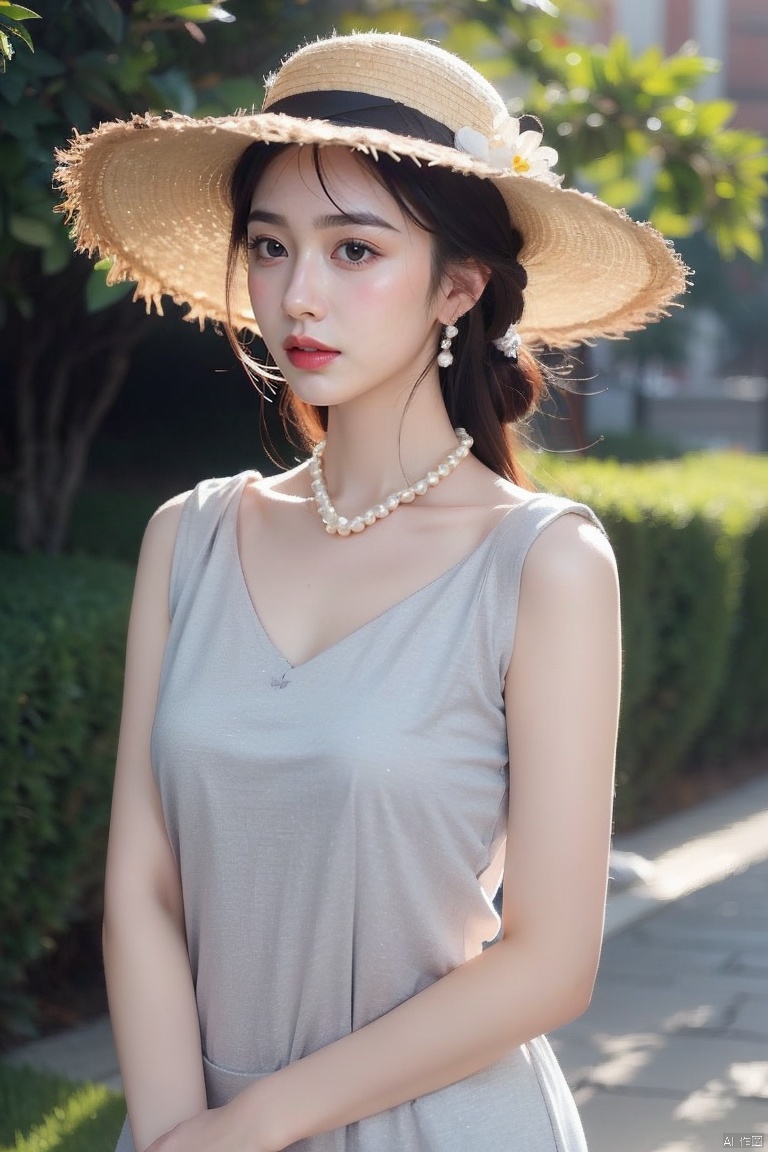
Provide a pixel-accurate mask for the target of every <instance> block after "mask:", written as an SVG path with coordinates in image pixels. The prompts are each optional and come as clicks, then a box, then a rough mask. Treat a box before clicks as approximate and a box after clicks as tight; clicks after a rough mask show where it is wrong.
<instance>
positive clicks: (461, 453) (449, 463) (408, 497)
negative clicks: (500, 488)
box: [309, 428, 473, 536]
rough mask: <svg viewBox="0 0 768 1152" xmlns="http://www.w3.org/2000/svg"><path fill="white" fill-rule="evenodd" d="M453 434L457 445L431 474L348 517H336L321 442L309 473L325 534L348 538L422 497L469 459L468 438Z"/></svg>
mask: <svg viewBox="0 0 768 1152" xmlns="http://www.w3.org/2000/svg"><path fill="white" fill-rule="evenodd" d="M454 431H455V433H456V435H457V437H458V440H459V442H458V444H457V445H456V447H455V448H454V449H453V451H452V452H449V453H448V455H447V456H446V457H445V459H444V460H442V461H441V462H440V463H439V464H438V465H437V466H436V467H435V468H434V469H432V471H430V472H427V474H426V476H424V477H423V478H422V479H421V480H417V481H416V483H415V484H411V485H409V487H408V488H401V489H400V491H399V492H392V493H391V495H389V496H387V498H386V500H383V501H382V502H381V504H374V505H373V507H372V508H368V509H366V511H365V512H362V513H361V514H360V515H359V516H352V517H349V518H348V517H346V516H339V514H338V512H337V511H336V509H335V508H334V506H333V504H331V499H330V496H329V495H328V489H327V488H326V486H325V478H324V476H323V452H324V450H325V440H321V441H320V443H319V444H316V445H315V447H314V448H313V449H312V457H311V459H310V462H309V474H310V477H311V479H312V496H313V499H314V501H315V504H316V505H317V510H318V512H319V513H320V518H321V519H322V521H323V524H325V530H326V532H329V533H330V534H331V535H338V536H349V535H350V534H351V533H353V532H354V533H358V532H362V531H363V529H365V528H370V526H371V524H375V523H376V521H377V520H383V519H384V518H385V517H386V516H389V514H390V512H394V511H395V509H396V508H398V507H399V506H400V505H401V504H410V503H411V501H412V500H415V499H416V497H417V496H424V495H425V494H426V493H427V492H428V491H429V489H430V488H436V487H437V485H438V484H439V483H440V481H441V480H444V479H445V477H446V476H450V474H451V472H453V470H454V468H456V467H458V465H459V464H460V463H461V461H462V460H463V459H464V458H465V456H469V450H470V448H471V447H472V444H473V440H472V437H471V436H470V435H469V434H468V433H467V432H465V430H464V429H463V428H455V429H454Z"/></svg>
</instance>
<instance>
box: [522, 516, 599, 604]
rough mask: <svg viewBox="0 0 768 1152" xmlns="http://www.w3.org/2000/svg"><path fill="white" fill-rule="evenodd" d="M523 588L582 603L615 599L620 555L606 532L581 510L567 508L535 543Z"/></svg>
mask: <svg viewBox="0 0 768 1152" xmlns="http://www.w3.org/2000/svg"><path fill="white" fill-rule="evenodd" d="M522 586H523V587H522V591H523V594H524V595H525V594H526V593H527V594H528V595H529V596H535V597H537V598H538V597H539V596H542V595H544V596H546V597H547V598H548V599H551V597H552V596H553V595H556V596H558V597H566V598H567V599H568V600H571V601H573V600H574V599H576V600H579V601H581V602H582V603H587V604H589V603H590V602H591V603H595V602H603V603H604V602H605V600H606V598H608V599H609V600H610V601H613V600H615V598H616V595H617V589H618V576H617V570H616V558H615V556H614V552H613V549H612V547H611V544H610V542H609V540H608V539H607V537H606V536H605V533H604V532H602V531H601V530H600V528H599V527H598V526H597V524H595V523H594V522H593V521H591V520H589V519H587V517H586V516H584V515H583V514H582V513H580V512H578V511H575V510H574V511H573V512H565V513H563V515H561V516H558V517H557V519H555V520H553V521H552V522H551V523H550V524H548V525H547V526H546V528H544V529H543V530H542V531H541V532H540V534H539V535H538V536H537V538H536V539H535V541H534V542H533V544H532V545H531V547H530V549H529V551H528V555H527V557H526V560H525V564H524V567H523V576H522Z"/></svg>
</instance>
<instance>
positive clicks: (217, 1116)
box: [147, 1099, 274, 1152]
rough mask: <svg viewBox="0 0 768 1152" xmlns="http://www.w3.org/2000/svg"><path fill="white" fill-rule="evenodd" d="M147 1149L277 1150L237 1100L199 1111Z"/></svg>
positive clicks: (191, 1151) (173, 1151)
mask: <svg viewBox="0 0 768 1152" xmlns="http://www.w3.org/2000/svg"><path fill="white" fill-rule="evenodd" d="M147 1152H274V1150H272V1149H270V1148H269V1147H268V1145H267V1144H266V1142H264V1140H263V1139H262V1138H261V1137H260V1134H259V1131H258V1124H254V1123H253V1116H250V1117H248V1118H246V1116H245V1114H244V1110H243V1109H242V1108H238V1107H237V1100H236V1099H235V1100H233V1101H231V1103H229V1104H225V1105H224V1106H223V1107H221V1108H209V1109H208V1110H207V1111H205V1112H199V1113H198V1114H197V1116H193V1117H192V1119H191V1120H183V1121H182V1122H181V1124H177V1125H176V1127H175V1128H171V1130H170V1132H166V1133H165V1134H164V1135H163V1136H160V1137H158V1139H157V1140H155V1141H153V1143H152V1144H151V1145H150V1146H149V1148H148V1149H147Z"/></svg>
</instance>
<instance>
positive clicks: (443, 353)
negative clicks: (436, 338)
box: [437, 324, 459, 368]
mask: <svg viewBox="0 0 768 1152" xmlns="http://www.w3.org/2000/svg"><path fill="white" fill-rule="evenodd" d="M458 334H459V330H458V328H457V327H456V325H455V324H446V326H445V331H444V333H443V338H442V340H441V341H440V351H439V352H438V354H437V362H438V364H439V365H440V367H441V368H447V367H448V365H449V364H453V356H452V355H451V341H452V340H453V338H454V336H458Z"/></svg>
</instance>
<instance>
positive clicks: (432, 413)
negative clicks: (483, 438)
mask: <svg viewBox="0 0 768 1152" xmlns="http://www.w3.org/2000/svg"><path fill="white" fill-rule="evenodd" d="M406 399H407V397H406ZM404 409H405V400H404V402H403V404H402V405H398V406H397V407H396V408H392V407H383V406H381V405H376V404H375V403H368V404H355V405H339V406H338V407H333V408H331V409H330V410H329V413H328V431H327V433H326V437H325V441H326V448H325V453H324V457H323V471H324V473H325V481H326V484H327V487H328V492H329V494H330V496H331V498H332V499H333V502H334V504H335V505H336V507H337V509H338V510H339V512H342V513H344V512H345V511H350V512H356V511H359V510H360V509H361V508H363V507H368V506H370V505H372V504H376V503H378V502H379V501H380V500H382V499H383V497H385V496H386V495H388V494H389V493H390V492H393V491H395V490H397V489H399V488H403V487H405V486H407V485H408V484H409V483H413V482H414V481H415V480H418V479H420V478H421V477H422V476H423V475H424V474H425V473H426V472H427V471H428V470H429V469H430V468H432V467H433V466H434V465H435V464H436V463H438V462H439V461H440V460H442V459H443V458H444V457H445V455H446V454H447V453H448V452H450V451H451V450H452V448H453V447H454V446H455V444H456V435H455V433H454V430H453V427H452V426H451V422H450V419H449V417H448V413H447V412H446V410H445V405H444V403H443V399H442V396H441V394H440V391H439V386H435V387H434V388H430V387H429V385H428V382H427V381H424V383H423V384H422V385H421V386H420V387H419V388H417V390H416V392H415V393H414V395H413V398H412V401H411V404H410V405H409V407H408V409H407V411H404Z"/></svg>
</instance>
